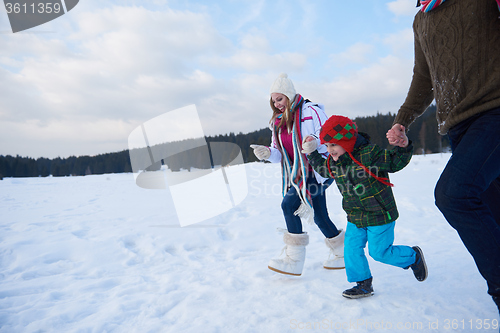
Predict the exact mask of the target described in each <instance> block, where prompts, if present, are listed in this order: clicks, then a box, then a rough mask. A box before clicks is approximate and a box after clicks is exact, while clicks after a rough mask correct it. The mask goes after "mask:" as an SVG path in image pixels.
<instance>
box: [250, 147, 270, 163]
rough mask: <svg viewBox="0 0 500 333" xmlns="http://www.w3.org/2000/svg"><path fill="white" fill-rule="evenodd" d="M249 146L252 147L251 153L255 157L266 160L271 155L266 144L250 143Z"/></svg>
mask: <svg viewBox="0 0 500 333" xmlns="http://www.w3.org/2000/svg"><path fill="white" fill-rule="evenodd" d="M250 148H252V149H253V153H254V154H255V157H257V158H258V159H259V160H261V161H262V160H267V159H268V158H269V157H271V149H269V147H266V146H259V145H250Z"/></svg>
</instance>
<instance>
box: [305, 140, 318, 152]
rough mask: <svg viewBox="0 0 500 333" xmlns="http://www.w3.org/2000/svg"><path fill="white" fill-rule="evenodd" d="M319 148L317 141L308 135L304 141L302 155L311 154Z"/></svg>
mask: <svg viewBox="0 0 500 333" xmlns="http://www.w3.org/2000/svg"><path fill="white" fill-rule="evenodd" d="M317 148H318V143H317V142H316V139H315V138H313V137H312V136H310V135H308V136H306V137H305V138H304V141H302V154H310V153H312V152H313V151H315V150H316V149H317Z"/></svg>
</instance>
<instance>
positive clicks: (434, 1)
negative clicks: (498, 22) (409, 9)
mask: <svg viewBox="0 0 500 333" xmlns="http://www.w3.org/2000/svg"><path fill="white" fill-rule="evenodd" d="M445 1H446V0H417V7H418V6H420V5H422V8H421V9H420V10H421V11H423V12H425V13H427V12H430V11H431V10H433V9H435V8H437V7H438V6H439V5H441V4H442V3H443V2H445ZM496 2H497V6H498V10H500V0H496Z"/></svg>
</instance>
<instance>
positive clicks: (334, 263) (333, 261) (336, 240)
mask: <svg viewBox="0 0 500 333" xmlns="http://www.w3.org/2000/svg"><path fill="white" fill-rule="evenodd" d="M339 231H340V233H339V234H338V235H337V236H335V237H332V238H325V244H326V246H327V247H328V248H329V249H330V255H329V256H328V260H326V261H325V262H324V263H323V267H324V268H326V269H343V268H345V264H344V238H345V232H344V230H342V229H340V230H339Z"/></svg>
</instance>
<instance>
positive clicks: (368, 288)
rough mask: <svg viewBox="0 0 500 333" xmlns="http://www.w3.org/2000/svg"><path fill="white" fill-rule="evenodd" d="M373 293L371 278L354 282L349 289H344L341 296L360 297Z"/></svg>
mask: <svg viewBox="0 0 500 333" xmlns="http://www.w3.org/2000/svg"><path fill="white" fill-rule="evenodd" d="M371 295H373V286H372V278H369V279H366V280H363V281H360V282H356V285H355V286H354V287H352V288H351V289H347V290H344V292H343V293H342V296H344V297H347V298H361V297H367V296H371Z"/></svg>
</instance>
